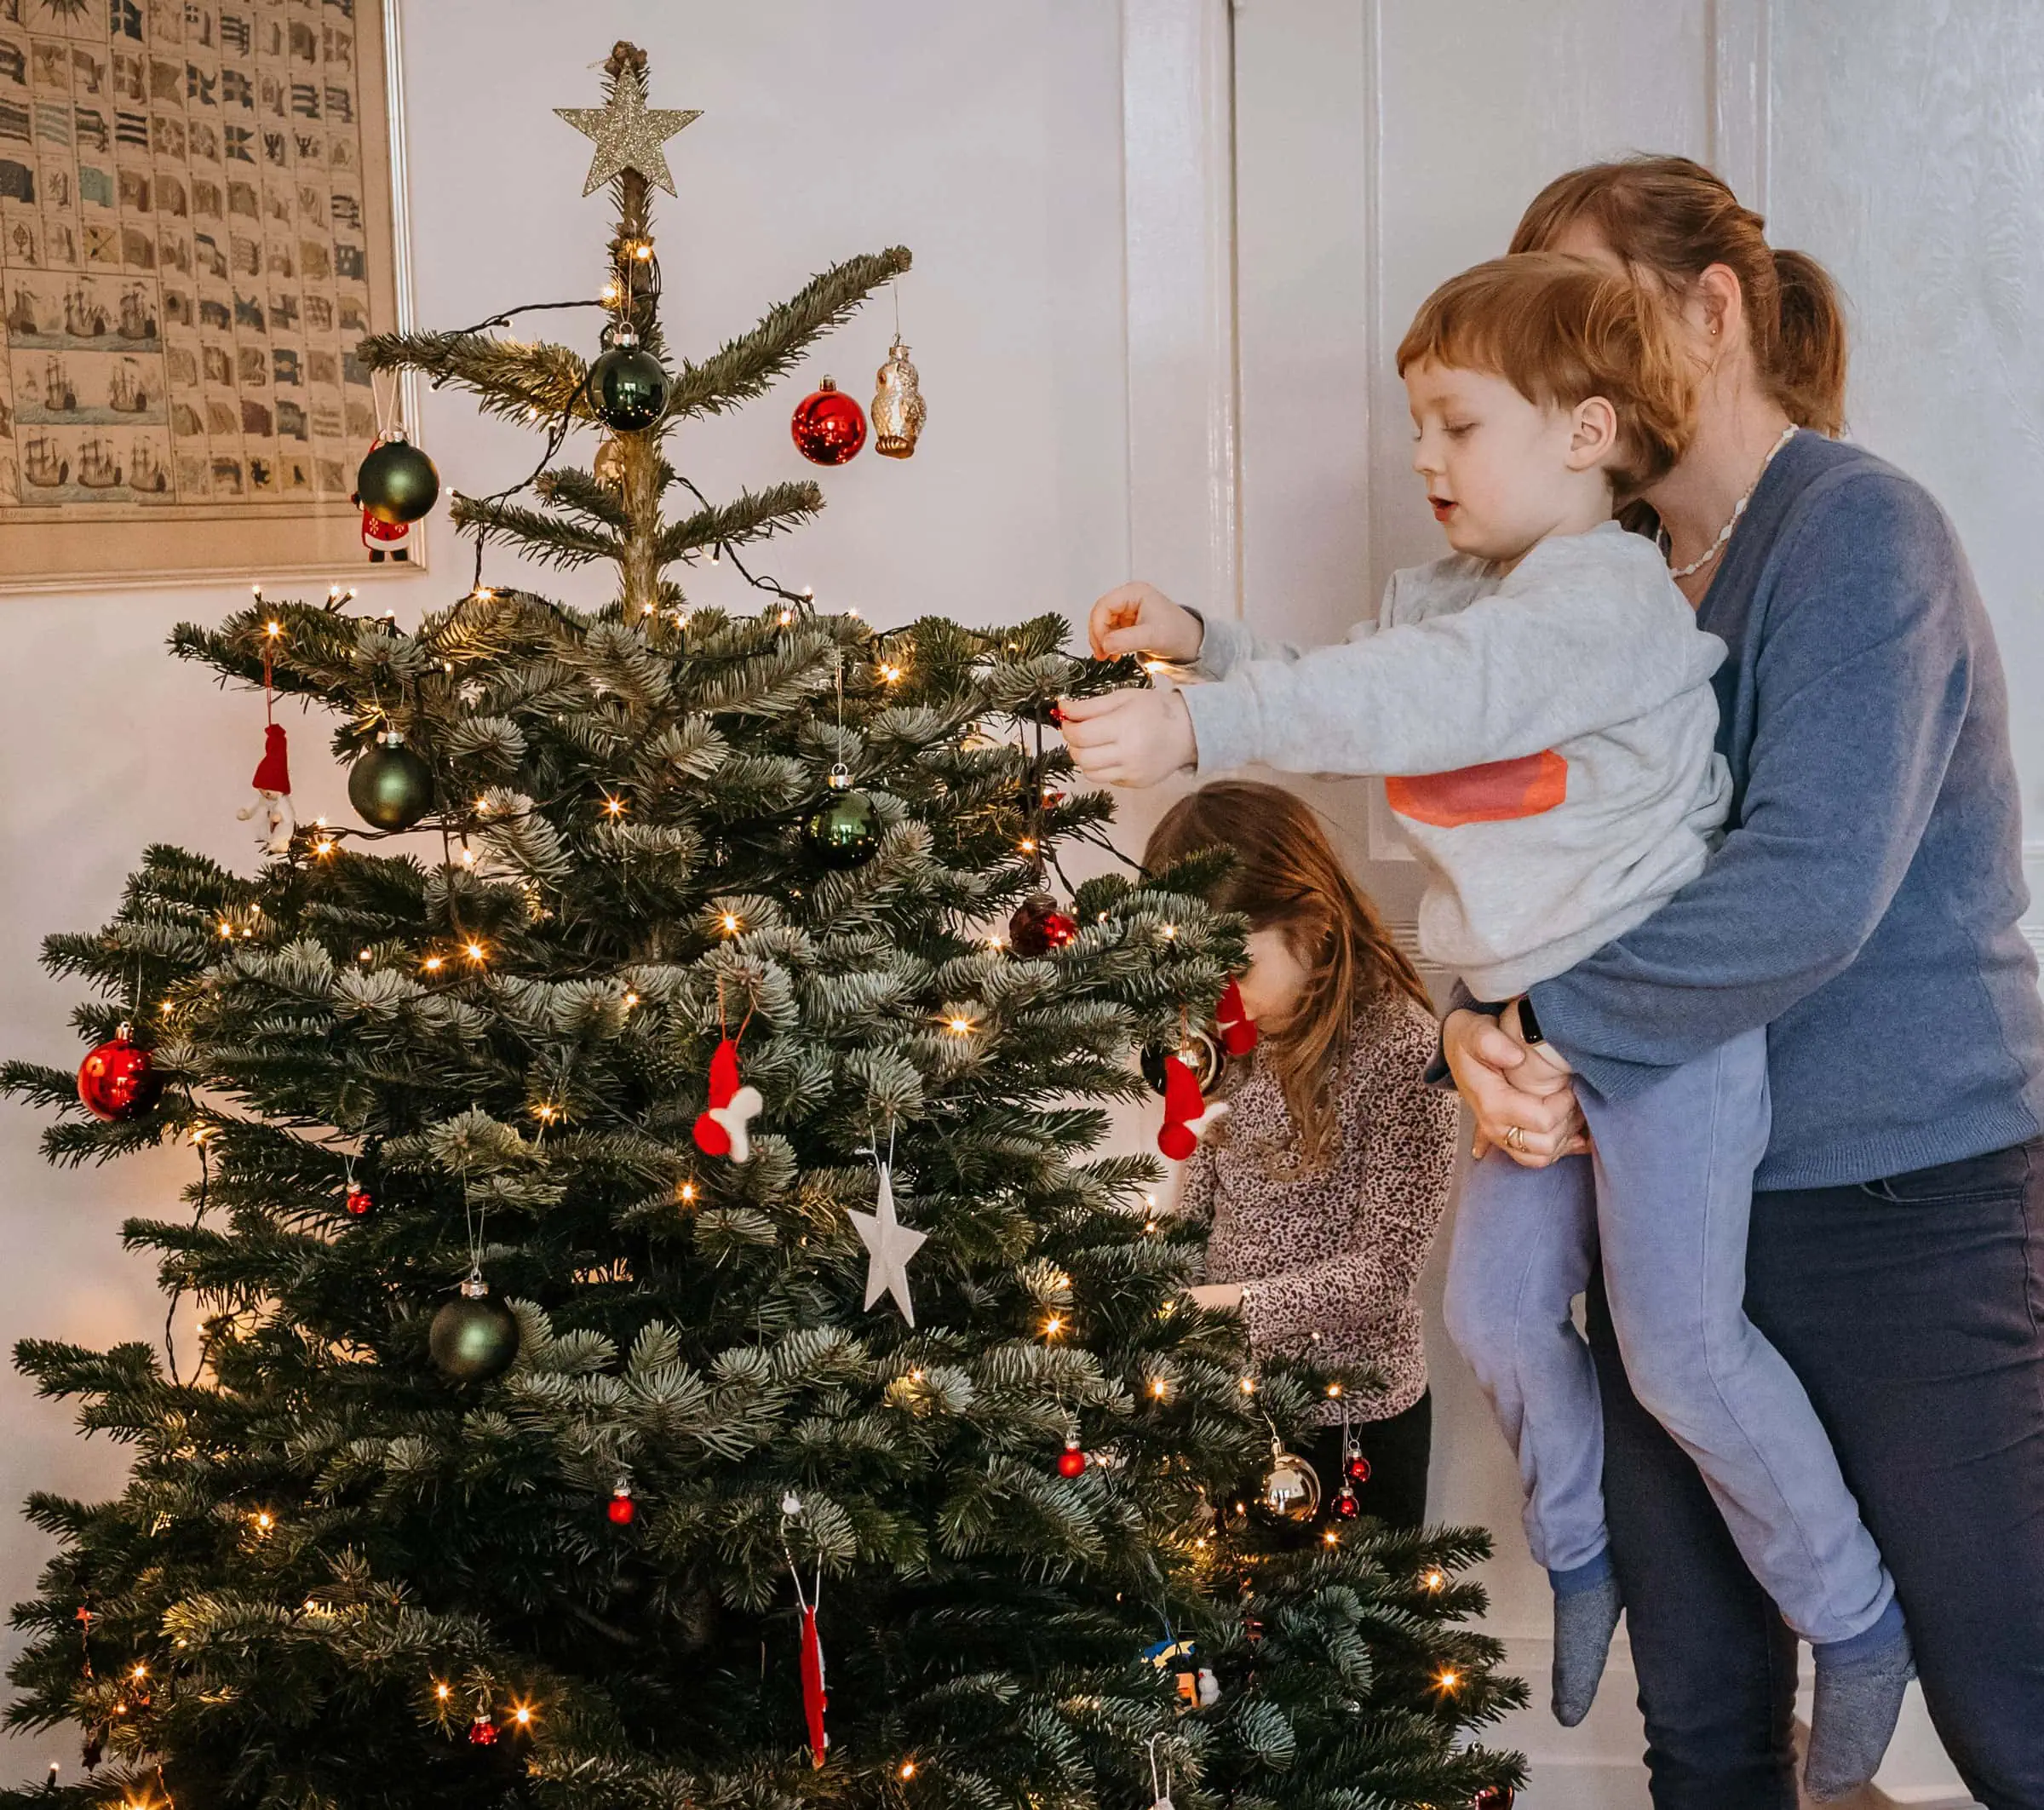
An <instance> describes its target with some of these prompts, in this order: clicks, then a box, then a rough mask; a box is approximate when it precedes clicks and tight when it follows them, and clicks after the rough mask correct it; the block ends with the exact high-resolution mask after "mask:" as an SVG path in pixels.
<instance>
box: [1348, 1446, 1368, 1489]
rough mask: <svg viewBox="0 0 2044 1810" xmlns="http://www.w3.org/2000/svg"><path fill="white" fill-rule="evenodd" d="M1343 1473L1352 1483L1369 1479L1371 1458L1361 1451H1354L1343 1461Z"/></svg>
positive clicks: (1366, 1481) (1364, 1481)
mask: <svg viewBox="0 0 2044 1810" xmlns="http://www.w3.org/2000/svg"><path fill="white" fill-rule="evenodd" d="M1341 1474H1342V1475H1343V1476H1345V1477H1346V1478H1347V1479H1348V1480H1349V1481H1350V1482H1351V1483H1368V1482H1369V1459H1367V1458H1366V1457H1364V1456H1363V1454H1362V1453H1361V1452H1359V1451H1352V1452H1351V1453H1350V1454H1349V1455H1348V1456H1347V1457H1346V1458H1344V1459H1343V1460H1342V1461H1341Z"/></svg>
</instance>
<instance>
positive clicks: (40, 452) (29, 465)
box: [21, 434, 71, 491]
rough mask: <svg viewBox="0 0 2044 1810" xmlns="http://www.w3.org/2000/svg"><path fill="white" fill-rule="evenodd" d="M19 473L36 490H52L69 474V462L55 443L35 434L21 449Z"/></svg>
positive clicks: (61, 483)
mask: <svg viewBox="0 0 2044 1810" xmlns="http://www.w3.org/2000/svg"><path fill="white" fill-rule="evenodd" d="M21 475H22V477H23V479H24V480H26V481H27V482H28V483H30V484H32V485H34V486H36V488H37V489H38V490H46V491H54V490H56V489H59V488H60V487H61V486H62V485H63V483H64V481H65V480H66V479H67V478H69V477H70V475H71V462H70V461H69V460H68V459H66V458H65V457H63V455H62V454H61V453H60V451H58V450H57V443H56V442H55V440H45V439H44V438H43V436H42V435H41V434H37V436H36V437H35V438H34V439H33V440H30V441H29V442H28V444H27V445H25V446H24V447H22V449H21Z"/></svg>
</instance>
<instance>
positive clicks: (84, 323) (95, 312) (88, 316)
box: [64, 284, 111, 339]
mask: <svg viewBox="0 0 2044 1810" xmlns="http://www.w3.org/2000/svg"><path fill="white" fill-rule="evenodd" d="M109 325H111V323H110V322H109V321H108V319H107V318H106V309H105V308H103V307H100V304H99V302H98V299H97V298H96V297H95V296H94V295H93V294H92V292H91V291H90V290H88V289H86V288H85V287H84V286H83V284H72V286H71V288H69V289H67V290H65V291H64V332H65V335H66V337H68V338H71V339H104V338H105V337H106V329H107V327H108V326H109Z"/></svg>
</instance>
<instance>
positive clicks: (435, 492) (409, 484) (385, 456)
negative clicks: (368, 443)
mask: <svg viewBox="0 0 2044 1810" xmlns="http://www.w3.org/2000/svg"><path fill="white" fill-rule="evenodd" d="M439 494H440V474H439V473H438V472H437V471H435V470H434V469H433V461H432V460H431V459H429V458H428V457H426V455H425V454H424V453H422V452H421V451H419V449H418V448H417V447H416V446H414V445H410V444H409V443H408V442H406V441H405V440H385V441H384V442H383V444H382V445H380V446H372V447H370V451H369V457H367V458H365V459H364V460H363V462H362V468H361V469H360V470H359V471H358V472H357V473H356V474H355V497H354V500H355V501H356V502H357V503H360V504H361V505H362V507H363V508H364V509H367V510H368V511H369V513H370V514H371V515H373V516H375V517H376V520H378V521H380V522H382V523H383V524H384V525H385V526H387V527H392V528H399V527H402V526H404V525H405V523H406V522H408V521H416V520H419V518H420V517H421V516H422V515H424V514H427V513H428V511H430V510H431V509H432V508H433V504H434V503H435V502H437V501H438V500H439Z"/></svg>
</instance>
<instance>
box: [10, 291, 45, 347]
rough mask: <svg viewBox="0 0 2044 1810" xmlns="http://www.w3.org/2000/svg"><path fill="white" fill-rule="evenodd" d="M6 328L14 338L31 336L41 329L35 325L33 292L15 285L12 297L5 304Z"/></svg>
mask: <svg viewBox="0 0 2044 1810" xmlns="http://www.w3.org/2000/svg"><path fill="white" fill-rule="evenodd" d="M7 330H8V332H9V335H10V336H12V337H14V338H15V339H27V338H32V337H33V336H35V335H36V334H37V333H38V332H40V331H41V329H40V328H39V327H37V325H36V298H35V296H34V294H33V293H32V291H30V290H26V289H23V288H21V287H20V285H19V284H16V285H15V288H14V299H13V300H12V301H11V302H9V303H8V305H7Z"/></svg>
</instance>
